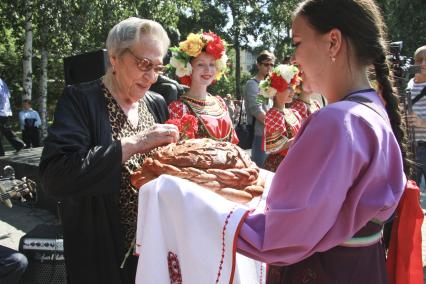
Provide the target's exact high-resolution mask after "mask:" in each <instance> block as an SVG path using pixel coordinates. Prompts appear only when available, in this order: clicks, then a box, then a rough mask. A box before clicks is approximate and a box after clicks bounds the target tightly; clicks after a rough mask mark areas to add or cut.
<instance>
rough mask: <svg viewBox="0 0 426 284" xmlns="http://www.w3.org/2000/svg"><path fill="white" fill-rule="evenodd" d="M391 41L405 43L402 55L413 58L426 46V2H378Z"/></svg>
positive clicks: (417, 0) (381, 0)
mask: <svg viewBox="0 0 426 284" xmlns="http://www.w3.org/2000/svg"><path fill="white" fill-rule="evenodd" d="M377 2H378V3H379V4H380V6H381V8H382V10H383V15H384V18H385V22H386V24H387V26H388V37H389V39H390V40H391V41H403V43H404V45H403V49H402V54H404V55H406V56H410V57H411V56H413V53H414V51H415V50H416V49H417V48H418V47H420V46H422V45H425V44H426V20H425V13H426V1H425V0H378V1H377Z"/></svg>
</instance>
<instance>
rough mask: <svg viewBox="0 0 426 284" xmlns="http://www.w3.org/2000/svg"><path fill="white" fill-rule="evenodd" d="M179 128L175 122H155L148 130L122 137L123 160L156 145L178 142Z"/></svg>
mask: <svg viewBox="0 0 426 284" xmlns="http://www.w3.org/2000/svg"><path fill="white" fill-rule="evenodd" d="M178 140H179V130H178V128H177V127H176V125H173V124H155V125H153V126H152V127H151V128H149V129H148V130H146V131H144V132H142V133H139V134H136V135H133V136H130V137H125V138H123V139H121V146H122V162H123V163H124V162H125V161H127V160H128V159H129V158H130V157H131V156H132V155H134V154H136V153H146V152H148V151H150V150H152V149H154V148H156V147H159V146H163V145H167V144H170V143H174V142H177V141H178Z"/></svg>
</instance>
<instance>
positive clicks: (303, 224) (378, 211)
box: [237, 90, 406, 284]
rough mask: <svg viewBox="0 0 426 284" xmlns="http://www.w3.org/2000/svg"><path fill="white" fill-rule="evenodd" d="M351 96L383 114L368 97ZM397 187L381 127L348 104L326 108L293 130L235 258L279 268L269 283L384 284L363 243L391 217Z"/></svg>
mask: <svg viewBox="0 0 426 284" xmlns="http://www.w3.org/2000/svg"><path fill="white" fill-rule="evenodd" d="M357 96H363V97H366V98H368V99H369V100H371V101H373V102H374V103H375V104H376V105H378V106H379V107H381V108H382V109H383V112H384V113H386V111H385V110H384V106H383V103H382V102H381V100H380V98H379V96H378V95H377V94H376V93H375V92H374V90H365V91H364V92H362V93H359V92H358V93H357ZM405 183H406V178H405V175H404V172H403V163H402V158H401V152H400V148H399V146H398V143H397V141H396V139H395V137H394V135H393V133H392V129H391V127H390V125H389V124H388V122H387V121H385V119H383V118H382V117H381V116H380V115H378V114H377V113H376V112H375V111H374V110H372V109H370V108H368V107H366V106H364V105H362V104H359V103H356V102H350V101H340V102H336V103H333V104H330V105H328V106H327V107H325V108H323V109H321V110H319V111H317V112H316V113H314V114H312V115H311V116H310V117H309V118H308V119H307V120H306V122H305V123H304V125H303V126H302V128H301V129H300V131H299V133H298V135H297V136H296V141H295V143H294V144H293V146H292V147H291V148H290V150H289V152H288V154H287V156H286V158H285V159H284V161H283V162H282V163H281V164H280V166H279V167H278V169H277V171H276V174H275V177H274V179H273V181H272V185H271V188H270V191H269V195H268V197H267V209H266V210H265V212H264V213H262V214H256V215H254V214H252V215H250V216H248V218H247V219H246V220H245V222H244V224H243V225H242V228H241V231H240V235H239V238H238V241H237V250H238V252H240V253H242V254H244V255H246V256H248V257H251V258H254V259H257V260H261V261H264V262H266V263H270V264H275V265H280V266H285V267H284V268H283V269H282V270H281V272H280V273H281V274H280V275H275V276H274V275H269V277H270V279H269V282H270V283H363V284H367V283H375V284H377V283H387V279H386V271H385V263H384V261H385V259H384V250H383V247H382V244H381V242H380V240H377V239H376V240H375V241H373V242H371V239H370V242H369V238H368V237H369V236H371V235H374V234H376V235H377V233H379V234H380V229H381V226H380V225H375V224H377V223H380V222H383V221H386V220H387V219H388V218H389V217H390V216H391V215H392V213H393V212H394V210H395V209H396V206H397V204H398V201H399V199H400V197H401V195H402V192H403V189H404V186H405ZM354 236H355V237H365V238H361V239H354V238H353V237H354Z"/></svg>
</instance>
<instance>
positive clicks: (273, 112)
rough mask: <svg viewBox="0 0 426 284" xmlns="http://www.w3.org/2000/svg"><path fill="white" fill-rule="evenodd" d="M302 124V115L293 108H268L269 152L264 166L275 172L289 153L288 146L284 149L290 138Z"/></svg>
mask: <svg viewBox="0 0 426 284" xmlns="http://www.w3.org/2000/svg"><path fill="white" fill-rule="evenodd" d="M300 126H301V117H300V115H299V113H298V112H297V111H295V110H293V109H287V108H284V109H283V110H279V109H277V108H275V107H273V108H271V109H270V110H268V112H267V113H266V117H265V134H264V148H265V151H266V153H268V154H269V156H268V158H266V160H265V164H264V168H265V169H266V170H268V171H271V172H275V171H276V169H277V168H278V166H279V164H280V163H281V161H282V160H283V159H284V157H285V156H286V155H287V152H288V148H285V149H283V147H284V145H285V144H286V143H287V141H288V140H290V139H291V138H293V137H294V136H296V134H297V132H298V131H299V129H300Z"/></svg>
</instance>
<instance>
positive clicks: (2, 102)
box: [0, 78, 25, 156]
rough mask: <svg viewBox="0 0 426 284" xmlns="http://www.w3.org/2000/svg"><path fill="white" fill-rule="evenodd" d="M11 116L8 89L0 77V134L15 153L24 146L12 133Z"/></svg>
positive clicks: (1, 154)
mask: <svg viewBox="0 0 426 284" xmlns="http://www.w3.org/2000/svg"><path fill="white" fill-rule="evenodd" d="M11 116H12V110H11V108H10V91H9V88H8V87H7V85H6V83H5V82H4V81H3V80H2V79H1V78H0V135H4V137H6V139H7V140H8V141H9V143H10V145H12V147H13V148H14V149H15V150H16V153H18V152H19V151H21V150H22V148H24V146H25V144H24V142H22V140H21V139H19V138H18V137H16V135H15V133H13V131H12V129H11V127H10V124H9V118H10V117H11ZM0 138H1V137H0ZM0 156H4V149H3V144H2V143H1V139H0Z"/></svg>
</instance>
